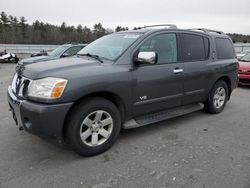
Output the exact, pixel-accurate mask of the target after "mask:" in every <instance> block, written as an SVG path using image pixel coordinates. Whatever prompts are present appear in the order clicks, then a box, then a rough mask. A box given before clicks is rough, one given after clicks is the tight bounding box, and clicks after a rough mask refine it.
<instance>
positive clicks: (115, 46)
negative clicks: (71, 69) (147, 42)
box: [78, 33, 141, 60]
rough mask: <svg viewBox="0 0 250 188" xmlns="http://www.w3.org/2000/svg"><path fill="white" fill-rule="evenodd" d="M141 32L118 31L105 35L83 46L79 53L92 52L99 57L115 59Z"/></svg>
mask: <svg viewBox="0 0 250 188" xmlns="http://www.w3.org/2000/svg"><path fill="white" fill-rule="evenodd" d="M140 35H141V34H138V33H120V34H119V33H118V34H111V35H107V36H104V37H102V38H100V39H97V40H95V41H94V42H92V43H90V44H89V45H88V46H86V47H85V48H83V49H82V50H81V51H80V52H78V54H79V55H83V54H91V55H97V56H99V58H104V59H109V60H115V59H116V58H117V57H119V56H120V55H121V54H122V53H123V52H124V51H125V50H126V49H127V48H128V47H129V46H130V45H131V44H132V43H133V42H134V41H135V40H136V39H137V38H138V37H139V36H140Z"/></svg>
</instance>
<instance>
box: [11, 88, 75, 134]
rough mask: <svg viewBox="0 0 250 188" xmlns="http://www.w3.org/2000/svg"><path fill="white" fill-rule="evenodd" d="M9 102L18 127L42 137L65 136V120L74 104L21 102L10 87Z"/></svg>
mask: <svg viewBox="0 0 250 188" xmlns="http://www.w3.org/2000/svg"><path fill="white" fill-rule="evenodd" d="M8 102H9V105H10V108H11V111H12V113H13V118H14V120H15V121H16V123H17V124H18V126H20V127H23V128H24V129H25V130H26V131H27V132H30V133H32V134H36V135H40V136H53V137H58V138H61V137H62V136H63V125H64V120H65V117H66V115H67V112H68V111H69V109H70V107H71V106H72V104H73V103H63V104H41V103H35V102H30V101H28V100H20V99H18V98H17V97H16V96H15V94H14V93H13V91H12V89H11V87H10V86H9V87H8Z"/></svg>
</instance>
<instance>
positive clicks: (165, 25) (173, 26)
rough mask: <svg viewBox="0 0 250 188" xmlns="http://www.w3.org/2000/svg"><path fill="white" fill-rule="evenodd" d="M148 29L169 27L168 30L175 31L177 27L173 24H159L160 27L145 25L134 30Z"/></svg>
mask: <svg viewBox="0 0 250 188" xmlns="http://www.w3.org/2000/svg"><path fill="white" fill-rule="evenodd" d="M150 27H169V29H177V26H176V25H174V24H160V25H147V26H143V27H136V28H135V30H137V29H145V28H150Z"/></svg>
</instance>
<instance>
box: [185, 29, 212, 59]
mask: <svg viewBox="0 0 250 188" xmlns="http://www.w3.org/2000/svg"><path fill="white" fill-rule="evenodd" d="M182 41H183V60H184V61H202V60H206V59H208V57H209V49H210V44H209V39H208V38H207V37H203V36H199V35H193V34H182Z"/></svg>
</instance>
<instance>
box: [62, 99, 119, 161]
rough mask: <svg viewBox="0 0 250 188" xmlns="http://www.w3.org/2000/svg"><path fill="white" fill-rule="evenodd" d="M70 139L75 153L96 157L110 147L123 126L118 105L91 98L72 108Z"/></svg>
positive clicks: (69, 128)
mask: <svg viewBox="0 0 250 188" xmlns="http://www.w3.org/2000/svg"><path fill="white" fill-rule="evenodd" d="M66 126H67V129H66V140H67V141H68V142H69V144H70V145H71V147H72V148H73V150H74V151H75V152H77V153H78V154H80V155H82V156H86V157H88V156H93V155H97V154H100V153H103V152H105V151H106V150H108V149H109V148H110V147H111V146H112V145H113V144H114V142H115V141H116V139H117V137H118V135H119V133H120V129H121V117H120V113H119V110H118V109H117V107H116V106H115V105H114V104H113V103H112V102H110V101H108V100H106V99H104V98H97V97H96V98H89V99H88V100H85V101H83V102H81V103H79V104H78V105H77V106H75V107H74V109H73V110H72V111H71V113H70V115H69V118H68V119H67V123H66Z"/></svg>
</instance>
